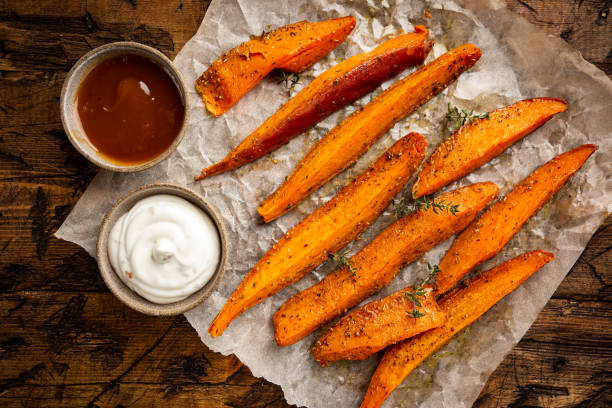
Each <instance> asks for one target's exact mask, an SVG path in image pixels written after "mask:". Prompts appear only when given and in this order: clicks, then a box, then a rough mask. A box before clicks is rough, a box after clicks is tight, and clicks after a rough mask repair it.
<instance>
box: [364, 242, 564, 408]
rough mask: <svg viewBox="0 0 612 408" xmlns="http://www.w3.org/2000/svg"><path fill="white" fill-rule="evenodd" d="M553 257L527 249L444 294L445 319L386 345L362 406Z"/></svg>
mask: <svg viewBox="0 0 612 408" xmlns="http://www.w3.org/2000/svg"><path fill="white" fill-rule="evenodd" d="M552 259H554V255H553V254H551V253H550V252H544V251H532V252H526V253H524V254H522V255H519V256H517V257H516V258H512V259H510V260H509V261H506V262H504V263H502V264H500V265H498V266H496V267H495V268H493V269H490V270H488V271H486V272H483V273H482V274H481V275H480V276H477V277H476V278H474V279H472V280H470V281H469V282H468V284H467V285H465V286H463V287H460V288H458V289H456V290H454V291H451V292H449V293H448V294H446V295H444V296H443V297H442V298H441V299H440V300H439V304H440V308H441V309H442V311H443V312H445V313H446V323H444V325H443V326H441V327H438V328H436V329H433V330H430V331H427V332H425V333H422V334H419V335H417V336H416V337H412V338H410V339H408V340H404V341H402V342H400V343H397V344H395V345H393V346H391V347H389V348H388V349H387V350H386V351H385V354H384V355H383V357H382V359H381V361H380V363H379V364H378V367H377V368H376V371H375V372H374V375H373V376H372V379H371V380H370V385H369V387H368V390H367V391H366V395H365V398H364V399H363V402H362V403H361V408H377V407H380V406H381V404H382V403H383V402H384V401H385V399H386V398H387V397H388V396H389V394H391V392H392V391H393V390H394V389H395V388H396V387H397V386H398V385H400V384H401V383H402V381H403V380H404V378H406V377H407V376H408V374H410V373H411V372H412V370H414V369H415V367H417V366H418V365H419V364H421V362H423V361H424V360H425V359H427V358H428V357H429V356H431V355H432V354H433V353H434V352H435V351H436V350H438V349H439V348H441V347H442V346H444V345H445V344H446V343H448V342H449V341H450V340H451V339H452V338H453V336H455V335H456V334H457V333H459V332H460V331H461V330H463V329H464V328H466V327H467V326H469V325H471V324H472V323H473V322H474V321H476V320H477V319H478V318H479V317H480V316H482V315H483V314H485V312H487V311H488V310H489V309H490V308H491V307H493V305H495V304H496V303H497V302H499V301H500V300H501V299H502V298H503V297H504V296H506V295H507V294H509V293H510V292H512V291H513V290H514V289H516V288H517V287H518V286H519V285H520V284H521V283H523V282H524V281H525V280H527V278H529V277H530V276H531V275H533V274H534V273H535V272H536V271H538V270H539V269H540V268H541V267H542V266H544V265H546V264H547V263H548V262H550V261H551V260H552Z"/></svg>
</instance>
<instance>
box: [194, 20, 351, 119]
mask: <svg viewBox="0 0 612 408" xmlns="http://www.w3.org/2000/svg"><path fill="white" fill-rule="evenodd" d="M354 27H355V18H354V17H352V16H350V17H342V18H335V19H333V20H327V21H319V22H314V23H311V22H309V21H300V22H299V23H295V24H290V25H286V26H284V27H280V28H277V29H276V30H273V31H270V32H269V33H265V34H263V35H262V36H259V37H257V36H253V37H251V40H250V41H247V42H245V43H242V44H240V45H239V46H237V47H236V48H233V49H231V50H229V51H228V52H226V53H225V54H223V55H222V56H221V57H220V58H219V59H218V60H216V61H215V62H213V64H212V65H211V66H210V68H208V69H207V70H206V71H205V72H204V73H203V74H202V76H200V77H199V78H198V79H197V80H196V83H195V87H196V90H197V91H198V93H199V94H200V96H202V100H203V101H204V104H205V105H206V109H208V111H209V112H210V113H212V114H213V115H215V116H219V115H221V114H223V113H225V112H226V111H227V110H228V109H229V108H231V107H232V106H233V105H234V104H235V103H236V102H238V100H239V99H240V98H242V97H243V96H244V95H245V94H246V93H247V92H249V91H250V90H251V89H252V88H253V87H254V86H255V85H257V83H259V81H261V80H262V78H263V77H265V76H266V75H268V74H269V73H270V71H272V70H273V69H275V68H282V69H285V70H287V71H292V72H300V71H303V70H305V69H306V68H308V67H309V66H311V65H312V64H314V63H315V62H316V61H318V60H319V59H320V58H322V57H324V56H325V55H327V54H328V53H329V52H330V51H331V50H333V49H334V48H336V47H337V46H338V45H339V44H340V43H342V41H344V39H345V38H346V36H347V35H349V33H350V32H351V31H352V30H353V28H354Z"/></svg>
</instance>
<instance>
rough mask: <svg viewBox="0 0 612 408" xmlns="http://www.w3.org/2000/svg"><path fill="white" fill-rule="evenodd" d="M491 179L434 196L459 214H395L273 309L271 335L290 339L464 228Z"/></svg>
mask: <svg viewBox="0 0 612 408" xmlns="http://www.w3.org/2000/svg"><path fill="white" fill-rule="evenodd" d="M497 191H498V188H497V186H496V185H495V184H493V183H490V182H486V183H476V184H472V185H470V186H467V187H462V188H459V189H457V190H453V191H450V192H448V193H444V194H441V195H440V196H439V197H438V198H437V199H436V200H437V201H440V202H452V203H454V204H455V205H457V208H458V210H459V212H458V213H456V214H452V213H450V212H449V211H433V209H432V208H429V209H424V208H421V209H419V210H417V211H414V212H413V213H411V214H408V215H406V216H405V217H403V218H400V219H399V220H397V221H396V222H394V223H393V224H391V225H390V226H389V227H387V228H386V229H384V230H383V231H382V232H381V233H380V234H378V235H377V236H376V237H375V238H374V239H373V240H372V241H371V242H370V243H369V244H368V245H366V246H365V247H364V248H363V249H362V250H361V251H359V252H358V253H357V254H355V255H354V256H353V257H352V258H351V259H350V260H349V261H348V262H349V265H350V267H349V266H347V265H345V266H343V267H340V268H339V269H337V270H336V271H334V272H333V273H331V274H329V275H328V276H326V277H325V278H324V279H323V280H322V281H321V282H319V283H317V284H316V285H314V286H311V287H310V288H308V289H306V290H304V291H302V292H300V293H298V294H296V295H294V296H293V297H292V298H290V299H289V300H287V302H285V304H283V305H282V306H281V307H280V309H279V310H278V311H277V312H276V313H275V314H274V338H275V339H276V343H277V344H278V345H280V346H287V345H290V344H293V343H295V342H297V341H299V340H301V339H303V338H304V337H306V336H307V335H309V334H310V333H312V332H313V331H314V330H316V329H317V328H318V327H320V326H322V325H323V324H325V323H327V322H329V321H331V320H333V319H335V318H336V317H338V316H340V315H341V314H343V313H345V312H346V311H347V310H348V309H349V308H351V307H353V306H356V305H357V304H359V302H360V301H362V300H363V299H365V298H367V297H368V296H370V295H372V294H373V293H375V292H377V291H378V290H380V289H381V288H382V287H384V286H386V285H387V284H388V283H389V282H391V280H392V279H393V278H394V277H395V275H396V274H397V273H398V272H399V270H400V269H401V267H402V266H403V265H405V264H408V263H411V262H413V261H415V260H416V259H418V258H419V257H420V256H421V255H423V254H424V253H425V252H427V251H428V250H430V249H431V248H433V247H434V246H436V245H437V244H439V243H440V242H442V241H445V240H446V239H448V238H449V237H450V236H451V235H453V234H455V233H457V232H458V231H461V230H462V229H463V228H465V227H466V226H467V225H468V224H469V223H470V222H471V221H472V220H473V219H474V218H476V215H477V214H478V213H479V212H480V211H481V210H482V209H483V208H485V207H486V206H487V205H488V204H489V203H490V202H491V201H492V200H493V199H494V198H495V197H496V195H497Z"/></svg>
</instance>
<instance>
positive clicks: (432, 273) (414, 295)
mask: <svg viewBox="0 0 612 408" xmlns="http://www.w3.org/2000/svg"><path fill="white" fill-rule="evenodd" d="M427 270H428V271H429V273H428V274H427V276H426V277H425V279H423V280H422V281H421V283H415V284H413V285H412V292H406V293H404V296H405V297H406V299H408V300H409V301H411V302H412V310H411V311H409V312H407V313H408V316H409V317H411V318H413V319H414V321H415V323H416V319H418V318H420V317H423V316H425V314H424V313H422V312H421V311H419V310H418V309H417V307H422V306H423V304H422V303H421V300H422V298H423V296H425V294H426V293H427V291H426V290H425V287H424V286H425V285H427V284H429V283H432V282H433V281H434V280H435V277H436V273H438V272H440V267H439V266H438V265H431V264H430V263H429V262H427Z"/></svg>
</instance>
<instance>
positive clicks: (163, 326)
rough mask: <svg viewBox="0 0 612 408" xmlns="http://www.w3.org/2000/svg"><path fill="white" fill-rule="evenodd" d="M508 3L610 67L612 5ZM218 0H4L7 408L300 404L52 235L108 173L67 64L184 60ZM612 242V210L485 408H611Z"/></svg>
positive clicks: (1, 401)
mask: <svg viewBox="0 0 612 408" xmlns="http://www.w3.org/2000/svg"><path fill="white" fill-rule="evenodd" d="M508 4H509V7H510V8H512V9H513V10H515V11H517V12H518V13H520V14H521V15H523V16H524V17H526V18H527V19H528V20H530V21H531V22H532V23H534V24H536V25H538V26H540V27H542V28H543V29H544V30H546V31H547V32H549V33H551V34H554V35H559V36H561V37H562V38H563V39H565V40H566V41H568V42H569V43H571V44H572V45H573V46H575V47H576V48H578V49H579V50H580V51H581V52H582V53H583V55H584V56H585V58H587V59H588V60H589V61H591V62H592V63H594V64H595V65H597V66H598V67H600V68H601V69H603V70H604V71H606V72H607V74H608V75H611V74H612V51H611V47H612V28H611V26H610V25H609V24H608V22H607V15H608V13H609V9H610V5H611V4H612V2H610V1H609V0H608V1H601V0H600V1H595V0H580V1H572V2H570V1H561V0H552V1H551V0H549V1H545V2H544V1H541V0H509V1H508ZM206 7H207V4H206V3H205V2H199V1H195V0H182V1H179V0H174V1H161V0H160V1H141V0H126V1H120V0H98V1H89V2H87V1H85V0H65V1H61V2H59V1H42V2H40V1H33V0H27V1H8V2H7V1H6V0H4V1H2V2H0V220H1V222H0V252H1V257H0V258H1V259H0V291H1V295H0V315H1V316H2V318H1V319H2V320H1V323H0V406H2V407H5V406H27V407H37V406H40V407H56V406H57V407H60V406H61V407H84V406H92V407H93V406H100V407H117V408H119V407H128V406H145V407H148V406H164V407H168V406H180V407H183V406H200V407H235V408H237V407H285V406H287V404H286V403H285V401H284V399H283V395H282V392H281V390H280V389H279V387H277V386H275V385H272V384H270V383H268V382H266V381H264V380H262V379H258V378H254V377H253V376H251V374H250V372H249V370H248V369H247V368H246V367H243V366H242V365H241V363H240V362H239V361H238V360H237V359H236V358H234V357H224V356H221V355H220V354H217V353H214V352H211V351H210V350H208V349H206V347H204V346H203V345H202V343H201V342H200V340H199V338H198V336H197V334H196V333H195V331H194V330H193V329H192V328H191V327H190V326H189V324H188V323H187V322H186V321H185V319H184V318H183V317H182V316H179V317H176V318H152V317H147V316H143V315H140V314H138V313H135V312H132V311H131V310H129V309H127V308H126V307H124V306H123V305H121V304H120V303H119V302H118V301H117V300H115V299H114V298H113V296H112V295H111V294H110V293H109V292H108V291H107V289H106V287H105V286H104V283H103V282H102V280H101V279H100V277H99V275H98V270H97V267H96V263H95V261H94V260H93V259H92V258H90V257H89V256H88V255H87V254H86V253H85V252H84V251H83V250H82V249H80V248H79V247H78V246H76V245H74V244H71V243H68V242H63V241H59V240H57V239H55V238H53V237H52V236H51V234H52V233H53V232H54V231H55V230H56V229H57V228H58V227H59V225H60V224H61V223H62V221H63V220H64V219H65V218H66V215H67V214H68V213H69V211H70V209H71V208H72V206H73V205H74V204H75V203H76V201H77V200H78V198H79V196H80V195H81V194H82V193H83V191H84V190H85V188H86V187H87V185H88V183H89V182H90V181H91V179H92V178H93V176H94V175H95V174H96V172H97V168H95V167H94V166H92V165H90V164H89V163H88V162H87V161H86V160H85V159H83V158H82V157H81V156H80V155H79V154H78V153H77V152H76V151H75V150H74V149H73V148H72V146H71V145H70V144H69V142H68V140H67V138H66V136H65V134H64V131H63V130H62V125H61V123H60V119H59V111H58V106H59V104H58V102H59V94H60V88H61V85H62V82H63V80H64V76H65V74H66V72H67V71H68V70H69V69H70V67H71V66H72V64H73V63H74V62H75V61H76V60H77V59H78V58H79V57H80V56H81V55H83V54H84V53H85V52H87V51H89V50H90V49H91V48H93V47H96V46H99V45H102V44H105V43H108V42H111V41H117V40H134V41H139V42H142V43H145V44H150V45H152V46H154V47H156V48H158V49H160V50H162V51H163V52H165V53H166V54H167V55H169V56H170V57H174V55H176V53H177V52H178V51H179V50H180V49H181V47H182V46H183V44H184V43H185V42H186V41H187V40H188V39H189V38H190V37H191V36H192V35H193V33H194V32H195V31H196V29H197V27H198V26H199V24H200V21H201V20H202V18H203V16H204V14H205V12H206ZM551 69H554V67H551ZM611 238H612V218H608V220H607V221H606V223H605V224H604V225H603V226H602V227H601V228H600V229H599V231H598V232H597V234H596V235H595V236H594V237H593V239H592V240H591V242H590V243H589V246H588V247H587V249H586V250H585V251H584V253H583V254H582V256H581V257H580V260H579V261H578V263H577V264H576V265H575V266H574V268H573V269H572V271H571V272H570V273H569V275H568V277H567V278H566V279H565V281H564V282H563V283H562V284H561V286H560V287H559V289H558V290H557V292H556V293H555V295H554V296H553V299H551V300H550V302H549V303H548V305H547V306H546V308H545V309H544V310H543V311H542V313H541V314H540V316H539V318H538V319H537V321H536V322H535V323H534V325H533V326H532V327H531V329H530V330H529V331H528V333H527V335H526V336H525V337H524V338H523V340H522V341H521V342H520V343H519V344H518V345H517V346H516V347H515V348H514V349H513V350H512V352H511V353H510V354H509V355H508V356H507V357H506V359H505V360H504V361H503V363H502V364H501V366H500V367H499V368H498V369H497V370H496V371H495V372H494V373H493V374H492V376H491V378H490V380H489V382H488V384H487V386H486V387H485V389H484V390H483V392H482V394H481V396H480V398H479V399H478V401H477V403H476V406H477V407H570V406H571V407H582V408H584V407H608V406H612V389H611V388H612V387H611V384H612V371H611V368H612V366H611V364H610V362H611V358H612V311H611V308H610V302H611V301H612V290H611V288H612V286H611V285H612V266H611V265H612V259H611V257H612V251H610V248H611V247H610V245H611V242H612V239H611Z"/></svg>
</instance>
